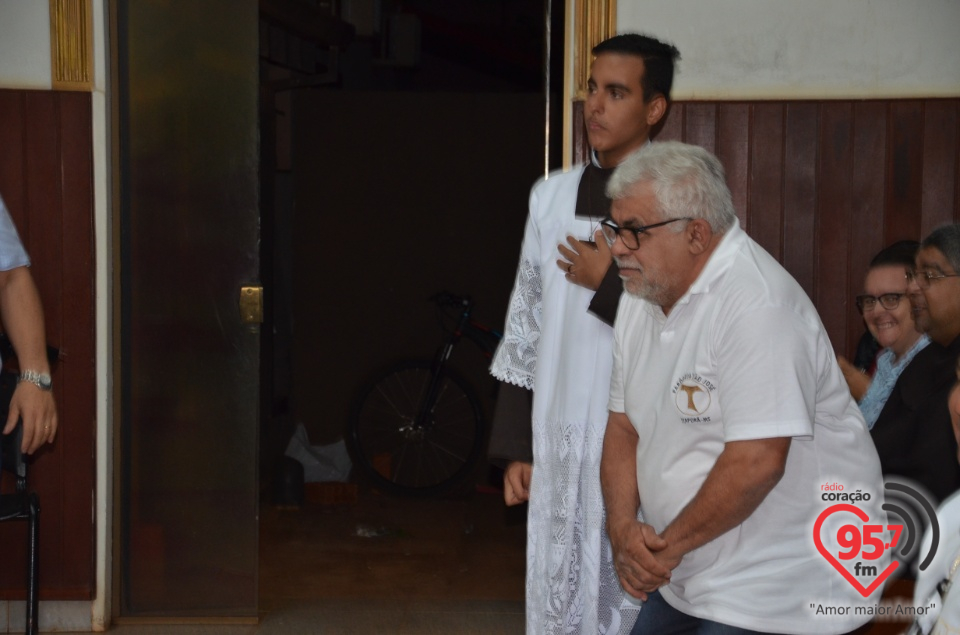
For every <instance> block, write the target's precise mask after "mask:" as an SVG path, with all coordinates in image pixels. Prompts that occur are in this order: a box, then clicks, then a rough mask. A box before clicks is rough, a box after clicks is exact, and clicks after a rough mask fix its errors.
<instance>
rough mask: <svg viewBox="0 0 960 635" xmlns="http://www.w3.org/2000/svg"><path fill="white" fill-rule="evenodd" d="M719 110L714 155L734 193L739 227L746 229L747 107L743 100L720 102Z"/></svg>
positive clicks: (747, 174) (748, 113) (748, 152)
mask: <svg viewBox="0 0 960 635" xmlns="http://www.w3.org/2000/svg"><path fill="white" fill-rule="evenodd" d="M719 110H720V112H719V117H718V121H717V151H716V155H717V157H718V158H719V159H720V161H721V162H722V163H723V167H724V170H726V173H727V185H728V186H729V187H730V193H731V194H732V195H733V206H734V207H735V208H736V210H737V216H738V217H739V218H740V226H741V227H744V228H746V227H747V226H748V223H747V188H748V186H749V183H748V178H749V169H750V167H749V162H750V143H749V137H750V135H749V130H750V106H749V104H745V103H723V104H721V105H720V109H719Z"/></svg>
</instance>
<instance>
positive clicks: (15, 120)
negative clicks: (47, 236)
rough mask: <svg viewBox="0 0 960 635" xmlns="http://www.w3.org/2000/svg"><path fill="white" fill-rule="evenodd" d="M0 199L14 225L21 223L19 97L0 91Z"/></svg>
mask: <svg viewBox="0 0 960 635" xmlns="http://www.w3.org/2000/svg"><path fill="white" fill-rule="evenodd" d="M0 121H2V122H3V125H0V148H3V149H4V151H3V153H2V155H0V196H2V197H3V200H4V202H6V205H7V209H9V210H10V215H11V216H13V221H14V223H17V226H18V227H19V223H20V222H22V221H23V207H24V206H23V198H24V197H23V94H22V93H21V92H18V91H9V90H6V91H4V90H0Z"/></svg>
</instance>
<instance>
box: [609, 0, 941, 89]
mask: <svg viewBox="0 0 960 635" xmlns="http://www.w3.org/2000/svg"><path fill="white" fill-rule="evenodd" d="M617 31H618V32H620V33H625V32H629V31H635V32H642V33H649V34H651V35H654V36H656V37H660V38H663V39H665V40H669V41H671V42H673V43H674V44H675V45H676V46H677V48H679V49H680V53H681V56H682V58H683V59H682V60H681V62H680V64H679V66H678V73H677V76H676V79H675V83H674V94H673V97H674V98H675V99H791V98H801V99H803V98H891V97H893V98H895V97H956V96H960V35H958V34H960V1H958V0H912V1H904V0H670V2H664V1H662V0H620V1H619V2H618V3H617Z"/></svg>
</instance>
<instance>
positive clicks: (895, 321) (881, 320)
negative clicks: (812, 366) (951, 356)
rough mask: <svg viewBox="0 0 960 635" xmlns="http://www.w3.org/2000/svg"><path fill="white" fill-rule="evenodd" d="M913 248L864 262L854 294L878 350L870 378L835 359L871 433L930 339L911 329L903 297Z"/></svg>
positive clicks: (904, 246) (904, 245)
mask: <svg viewBox="0 0 960 635" xmlns="http://www.w3.org/2000/svg"><path fill="white" fill-rule="evenodd" d="M918 247H919V243H916V242H914V241H907V240H904V241H901V242H898V243H894V244H893V245H890V246H889V247H887V248H886V249H883V250H882V251H880V253H878V254H877V255H876V256H874V258H873V260H872V261H871V262H870V269H869V270H868V271H867V277H866V279H865V280H864V282H863V289H864V293H863V295H858V296H857V309H859V311H860V314H861V315H863V321H864V322H866V325H867V329H868V330H869V331H870V333H871V335H873V337H874V338H875V339H876V340H877V342H878V343H879V344H880V347H881V350H880V353H879V355H878V356H877V364H876V367H877V369H876V372H875V373H874V375H873V380H872V381H871V380H870V379H869V378H868V377H867V376H866V375H863V374H861V373H860V372H859V371H857V370H856V369H855V368H853V366H852V365H851V364H850V362H848V361H847V360H845V359H843V358H840V360H839V361H840V367H841V368H842V369H843V373H844V376H845V377H846V378H847V383H848V384H849V385H850V392H851V393H852V394H853V396H854V397H855V398H857V399H858V400H859V405H860V410H861V412H863V418H864V419H866V421H867V427H869V428H871V429H873V427H874V425H875V424H876V423H877V419H878V418H879V417H880V413H881V411H882V410H883V407H884V405H885V404H886V402H887V398H888V397H889V396H890V393H891V392H892V391H893V388H894V386H895V385H896V383H897V379H898V378H899V377H900V373H901V372H903V370H904V369H905V368H906V367H907V365H908V364H910V362H911V361H912V360H913V358H914V357H915V356H916V355H917V353H919V352H920V351H921V350H923V349H924V347H926V346H927V344H929V343H930V338H928V337H927V336H926V335H922V334H920V333H919V332H918V331H917V329H916V326H915V325H914V323H913V316H912V314H911V311H910V301H909V299H908V298H907V280H906V277H905V273H906V271H907V270H908V269H911V270H912V268H913V260H914V256H916V253H917V248H918Z"/></svg>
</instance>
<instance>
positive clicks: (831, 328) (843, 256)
mask: <svg viewBox="0 0 960 635" xmlns="http://www.w3.org/2000/svg"><path fill="white" fill-rule="evenodd" d="M819 143H820V164H819V173H820V176H819V188H818V192H817V194H818V197H817V198H818V201H817V219H818V222H817V238H816V240H817V243H818V244H819V246H820V252H819V254H818V255H817V262H816V286H815V288H816V295H814V296H813V299H814V303H815V304H816V305H817V310H818V311H819V313H820V319H821V321H822V322H823V325H824V326H825V327H826V329H827V333H828V334H829V335H830V340H831V342H832V343H833V346H834V349H835V350H836V351H839V352H843V351H846V350H847V330H848V326H847V325H848V320H849V310H850V306H851V303H852V300H851V299H850V297H849V295H848V293H847V288H848V284H847V280H848V275H849V249H848V247H849V244H850V207H851V198H852V195H851V192H850V178H851V174H852V168H853V158H854V155H853V107H852V105H851V104H850V102H828V103H825V104H823V105H822V106H821V118H820V134H819Z"/></svg>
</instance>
